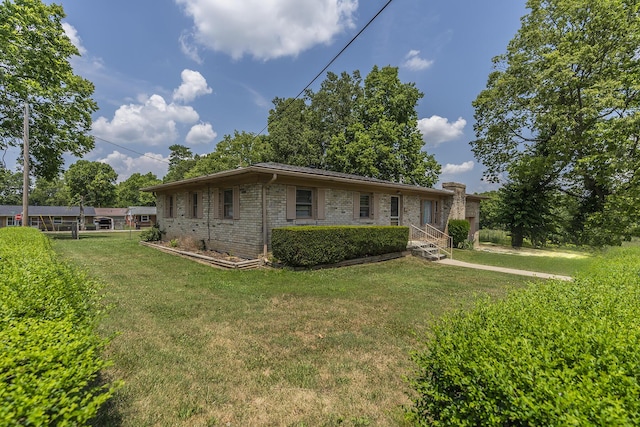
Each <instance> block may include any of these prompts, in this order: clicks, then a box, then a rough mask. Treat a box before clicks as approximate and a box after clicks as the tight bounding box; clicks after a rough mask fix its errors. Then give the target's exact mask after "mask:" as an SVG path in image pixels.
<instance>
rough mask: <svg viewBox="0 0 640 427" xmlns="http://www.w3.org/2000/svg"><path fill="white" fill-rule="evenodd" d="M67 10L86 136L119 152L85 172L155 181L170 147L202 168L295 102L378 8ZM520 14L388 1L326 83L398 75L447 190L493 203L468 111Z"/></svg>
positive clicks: (303, 0)
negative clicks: (85, 98)
mask: <svg viewBox="0 0 640 427" xmlns="http://www.w3.org/2000/svg"><path fill="white" fill-rule="evenodd" d="M61 3H62V5H63V7H64V10H65V12H66V14H67V18H66V19H65V21H64V22H65V31H66V32H67V35H68V36H69V37H70V38H71V40H72V41H73V42H74V43H75V44H76V46H78V48H79V49H80V52H81V54H82V56H80V57H74V58H73V61H72V63H73V66H74V68H75V70H76V72H77V73H78V74H80V75H82V76H83V77H85V78H87V79H89V80H91V81H92V82H93V83H94V84H95V86H96V90H95V94H94V98H95V99H96V101H97V102H98V105H99V110H98V111H97V112H96V113H95V114H94V124H93V133H94V134H95V136H97V137H99V138H101V139H104V140H107V141H109V142H111V143H114V144H117V145H114V144H110V143H107V142H104V141H102V140H101V139H97V140H96V148H95V149H94V150H93V151H92V152H91V153H89V154H88V155H86V156H85V159H88V160H97V161H104V162H107V163H109V164H110V165H111V166H113V168H114V169H115V170H116V172H118V174H119V179H120V180H122V179H126V178H127V177H128V176H130V175H131V174H132V173H135V172H140V173H147V172H153V173H155V174H156V175H158V176H159V177H162V176H163V175H164V174H165V173H166V169H167V166H168V165H167V163H166V161H167V160H168V154H169V149H168V147H169V146H170V145H172V144H183V145H186V146H188V147H190V148H191V150H192V151H193V152H194V153H197V154H206V153H210V152H212V151H213V150H214V149H215V145H216V144H217V143H218V142H219V141H220V140H221V139H222V137H223V136H224V135H225V134H232V133H233V131H234V130H235V129H237V130H239V131H240V130H244V131H247V132H259V131H260V130H262V129H263V128H264V126H265V125H266V122H267V117H268V113H269V108H270V107H271V106H272V104H271V100H272V99H273V98H274V97H276V96H277V97H291V96H295V95H296V94H297V93H298V92H299V91H300V90H301V89H302V88H303V87H304V86H305V85H306V84H307V83H308V82H309V81H310V80H311V79H312V78H313V77H314V76H315V75H316V74H317V73H318V72H319V71H320V70H321V69H322V68H323V67H324V66H325V65H326V64H327V63H328V62H329V60H330V59H331V58H332V57H333V56H334V55H335V54H336V53H337V52H338V51H339V50H340V49H341V48H342V47H343V46H344V45H345V44H346V43H347V42H348V41H349V40H350V39H351V38H352V37H353V36H354V35H355V34H356V33H357V32H358V31H359V30H360V29H361V28H362V26H364V25H365V24H366V23H367V22H368V20H369V19H370V18H371V17H373V16H374V15H375V13H376V12H377V11H378V10H379V9H380V8H381V7H382V6H383V5H384V4H385V3H386V0H360V1H357V0H163V1H159V0H136V1H129V0H127V1H123V0H110V1H106V0H92V1H77V0H70V1H64V0H62V1H61ZM524 3H525V2H524V0H520V1H517V0H490V1H485V2H480V1H476V0H457V1H427V0H394V1H392V2H391V4H390V5H389V6H388V7H387V8H386V9H385V11H384V12H382V14H381V15H380V16H379V17H378V18H377V19H376V20H375V21H374V22H373V24H372V25H371V26H370V27H369V28H368V29H367V30H366V31H365V32H364V33H363V34H362V35H361V36H360V37H359V38H358V39H357V40H356V41H355V42H354V43H353V44H352V45H351V46H350V47H349V49H347V50H346V51H345V52H344V53H343V54H342V56H340V58H338V60H337V61H336V62H334V64H333V65H332V66H331V68H330V71H333V72H335V73H340V72H342V71H348V72H352V71H353V70H356V69H357V70H360V72H361V74H362V75H363V76H365V75H366V74H367V73H368V72H369V71H370V70H371V68H372V67H373V66H374V65H378V66H385V65H392V66H396V67H399V69H400V78H401V80H402V81H404V82H414V83H415V84H416V86H417V87H418V88H419V89H420V90H421V91H422V92H424V98H423V99H422V100H421V101H420V103H419V105H418V107H417V111H418V117H419V119H420V121H419V127H420V129H421V131H422V133H423V138H424V141H425V149H426V151H428V152H429V153H432V154H434V155H435V157H436V159H437V160H438V162H440V163H441V164H442V166H443V173H442V175H441V180H442V181H458V182H463V183H465V184H467V191H469V192H479V191H484V190H487V189H491V188H492V187H491V186H490V185H489V184H486V183H484V182H482V181H481V177H482V172H483V166H482V165H481V164H478V163H477V161H476V160H475V159H474V157H473V154H472V152H471V150H470V146H469V141H471V140H473V139H474V133H473V108H472V106H471V102H472V101H473V100H474V99H475V97H476V96H477V95H478V93H479V92H480V91H481V90H482V89H483V88H484V87H485V85H486V80H487V76H488V74H489V72H490V71H491V58H492V57H494V56H496V55H498V54H501V53H503V52H504V51H505V49H506V46H507V43H508V41H509V40H510V39H511V38H512V37H513V36H514V34H515V33H516V31H517V30H518V28H519V27H520V17H521V16H523V15H524V14H525V13H526V9H525V6H524ZM321 80H322V78H321V79H319V80H318V81H317V82H316V84H315V85H314V86H312V88H314V89H317V87H318V86H319V84H320V82H321ZM123 147H124V148H123ZM125 148H126V149H125ZM130 150H133V151H130ZM138 153H143V154H144V156H142V155H140V154H138ZM156 159H157V160H156ZM73 161H75V159H71V160H70V162H73Z"/></svg>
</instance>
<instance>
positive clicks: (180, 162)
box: [162, 144, 199, 182]
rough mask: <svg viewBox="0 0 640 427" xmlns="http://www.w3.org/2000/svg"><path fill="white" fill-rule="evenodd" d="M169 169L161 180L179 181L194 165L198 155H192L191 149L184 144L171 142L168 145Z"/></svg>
mask: <svg viewBox="0 0 640 427" xmlns="http://www.w3.org/2000/svg"><path fill="white" fill-rule="evenodd" d="M169 150H170V151H171V152H170V153H169V171H168V172H167V174H166V175H165V176H164V178H163V179H162V181H163V182H173V181H179V180H181V179H183V178H184V176H185V174H186V173H187V172H188V171H189V170H190V169H191V168H192V167H194V166H195V164H196V162H197V161H198V158H199V156H197V155H196V156H195V157H194V155H193V153H192V152H191V149H190V148H189V147H186V146H184V145H180V144H173V145H171V146H169Z"/></svg>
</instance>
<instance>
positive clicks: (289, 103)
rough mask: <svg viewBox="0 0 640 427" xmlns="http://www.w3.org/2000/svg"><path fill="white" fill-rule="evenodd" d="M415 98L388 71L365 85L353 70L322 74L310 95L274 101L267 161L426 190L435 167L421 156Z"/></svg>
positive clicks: (379, 72) (369, 77)
mask: <svg viewBox="0 0 640 427" xmlns="http://www.w3.org/2000/svg"><path fill="white" fill-rule="evenodd" d="M422 96H423V95H422V93H421V92H420V91H419V90H418V89H417V88H416V87H415V85H414V84H413V83H402V82H401V81H400V79H399V78H398V69H397V68H394V67H383V68H378V67H373V69H372V70H371V72H370V73H369V74H368V75H367V77H366V78H365V80H364V83H363V82H362V79H361V77H360V73H359V72H358V71H355V72H354V73H353V74H351V75H349V74H348V73H342V74H341V75H340V76H338V75H336V74H334V73H328V74H327V79H326V80H325V81H324V82H323V83H322V85H321V87H320V90H319V91H318V92H317V93H313V92H312V91H310V90H309V91H307V92H306V93H305V97H304V99H298V100H292V99H279V98H276V99H275V100H274V105H275V108H274V109H273V110H271V114H270V117H269V143H270V145H271V149H272V157H271V160H273V161H277V162H282V163H288V164H294V165H299V166H312V167H321V168H326V169H329V170H334V171H338V172H346V173H354V174H359V175H364V176H369V177H374V178H381V179H386V180H390V181H396V182H404V183H410V184H417V185H423V186H431V185H433V184H434V183H435V181H436V180H437V177H438V174H439V173H440V165H438V163H437V162H436V161H435V159H434V158H433V156H431V155H429V154H427V153H426V152H424V151H422V146H423V142H422V137H421V134H420V131H419V130H418V128H417V124H418V115H417V112H416V105H417V102H418V100H419V99H420V98H421V97H422Z"/></svg>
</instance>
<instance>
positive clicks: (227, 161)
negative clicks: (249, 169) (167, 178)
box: [184, 131, 270, 178]
mask: <svg viewBox="0 0 640 427" xmlns="http://www.w3.org/2000/svg"><path fill="white" fill-rule="evenodd" d="M266 139H267V138H266V137H265V136H262V135H259V136H256V135H255V134H252V133H248V132H244V131H243V132H238V131H235V132H234V134H233V136H231V135H225V136H224V138H223V139H222V141H220V142H219V143H218V144H217V145H216V149H215V151H214V152H213V153H211V154H208V155H205V156H200V158H199V159H197V161H196V163H195V165H194V166H193V167H192V168H191V169H190V170H189V171H188V172H186V173H185V175H184V177H185V178H193V177H196V176H202V175H209V174H212V173H215V172H220V171H223V170H228V169H235V168H237V167H240V166H250V165H252V164H254V163H260V162H263V161H266V160H268V158H269V149H270V147H269V146H268V144H267V141H266Z"/></svg>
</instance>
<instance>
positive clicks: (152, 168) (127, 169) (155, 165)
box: [97, 150, 169, 182]
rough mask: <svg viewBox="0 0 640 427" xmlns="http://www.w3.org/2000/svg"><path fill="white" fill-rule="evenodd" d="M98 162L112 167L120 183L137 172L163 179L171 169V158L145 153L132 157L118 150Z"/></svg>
mask: <svg viewBox="0 0 640 427" xmlns="http://www.w3.org/2000/svg"><path fill="white" fill-rule="evenodd" d="M97 161H99V162H102V163H107V164H109V165H111V167H112V168H113V170H115V171H116V173H117V174H118V182H122V181H125V180H126V179H127V178H129V177H130V176H131V175H133V174H134V173H136V172H137V173H140V174H143V175H144V174H146V173H148V172H152V173H153V174H155V175H156V176H157V177H158V178H162V177H163V176H165V175H166V174H167V170H168V169H169V164H168V162H169V158H168V157H163V156H162V154H156V153H144V156H139V157H130V156H127V155H126V154H123V153H121V152H119V151H117V150H116V151H114V152H112V153H110V154H109V155H107V156H106V157H104V158H101V159H98V160H97Z"/></svg>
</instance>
